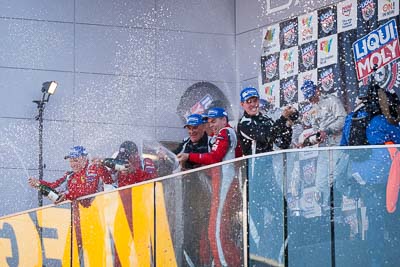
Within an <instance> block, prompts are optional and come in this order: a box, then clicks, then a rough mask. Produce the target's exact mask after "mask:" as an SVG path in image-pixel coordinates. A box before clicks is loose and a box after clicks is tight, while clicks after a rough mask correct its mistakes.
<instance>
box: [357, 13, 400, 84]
mask: <svg viewBox="0 0 400 267" xmlns="http://www.w3.org/2000/svg"><path fill="white" fill-rule="evenodd" d="M353 54H354V61H355V67H356V72H357V78H358V80H361V79H363V78H364V77H366V76H368V75H370V74H371V73H372V72H373V67H374V66H375V65H376V66H377V67H378V68H380V67H383V66H385V65H387V64H389V63H390V62H392V61H393V60H396V59H398V58H399V57H400V47H399V39H398V32H397V25H396V21H395V20H394V19H392V20H390V21H388V22H387V23H385V24H384V25H382V26H381V27H379V28H377V29H376V30H374V31H372V32H370V33H369V34H367V35H366V36H364V37H362V38H361V39H358V40H357V41H355V42H354V43H353Z"/></svg>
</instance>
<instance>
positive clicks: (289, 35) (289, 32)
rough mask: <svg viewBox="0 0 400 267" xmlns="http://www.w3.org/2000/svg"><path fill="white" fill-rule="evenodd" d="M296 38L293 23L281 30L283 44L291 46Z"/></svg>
mask: <svg viewBox="0 0 400 267" xmlns="http://www.w3.org/2000/svg"><path fill="white" fill-rule="evenodd" d="M295 37H296V30H295V24H294V23H289V24H288V25H286V26H285V27H284V28H283V42H284V43H285V45H288V46H289V45H291V44H293V43H294V40H295Z"/></svg>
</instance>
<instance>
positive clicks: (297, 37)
mask: <svg viewBox="0 0 400 267" xmlns="http://www.w3.org/2000/svg"><path fill="white" fill-rule="evenodd" d="M398 27H399V1H398V0H382V1H378V0H361V1H360V0H358V1H357V0H347V1H343V2H340V3H338V4H336V5H330V6H326V7H324V8H321V9H319V10H313V11H310V12H309V13H307V14H303V15H301V16H299V17H295V18H291V19H288V20H285V21H282V22H280V23H277V24H274V25H270V26H268V27H266V28H265V29H264V30H263V36H262V38H263V39H262V54H261V65H260V66H261V70H260V75H259V88H260V93H261V94H262V97H263V98H265V99H266V100H268V101H269V102H271V103H272V104H274V106H275V107H282V106H284V105H287V104H293V105H295V106H297V107H300V108H301V107H305V108H307V107H308V105H307V104H308V103H303V102H304V98H303V96H302V93H301V91H300V88H301V85H302V84H303V81H304V80H307V79H308V80H312V81H314V82H318V83H319V84H320V85H321V86H322V89H323V92H324V93H326V94H328V93H334V94H336V95H338V96H339V97H340V98H341V100H342V101H343V104H344V105H345V107H346V110H347V111H350V110H352V108H353V105H354V100H355V98H356V97H357V95H358V92H359V89H360V87H361V86H363V85H366V84H369V81H370V79H371V74H372V72H373V66H374V65H377V67H378V72H379V76H377V79H378V82H379V83H380V85H381V86H382V87H383V88H386V90H392V91H393V90H394V91H395V92H396V93H399V91H400V60H399V57H400V46H399V38H398V35H399V33H398V32H399V28H398ZM304 126H306V125H304ZM306 127H307V126H306Z"/></svg>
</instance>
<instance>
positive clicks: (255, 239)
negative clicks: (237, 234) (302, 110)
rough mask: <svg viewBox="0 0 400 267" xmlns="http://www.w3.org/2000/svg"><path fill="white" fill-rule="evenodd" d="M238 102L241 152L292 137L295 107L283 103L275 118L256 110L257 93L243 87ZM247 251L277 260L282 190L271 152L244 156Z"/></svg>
mask: <svg viewBox="0 0 400 267" xmlns="http://www.w3.org/2000/svg"><path fill="white" fill-rule="evenodd" d="M240 102H241V103H240V105H241V106H242V107H243V109H244V114H243V116H242V118H241V119H240V120H239V123H238V127H237V132H238V140H239V142H240V144H241V146H242V149H243V154H244V155H254V154H259V153H264V152H270V151H272V150H273V147H274V144H276V145H277V146H278V147H280V148H282V149H285V148H288V147H289V146H290V143H291V138H292V129H291V125H292V124H293V122H292V120H291V119H290V118H293V119H295V118H294V117H296V116H293V115H295V114H296V112H297V111H296V109H294V108H292V107H286V108H285V109H284V110H283V111H282V116H280V118H278V119H277V120H276V121H275V122H274V121H273V120H272V119H271V118H270V117H268V116H266V115H264V114H262V113H261V112H260V111H259V107H260V96H259V94H258V91H257V89H256V88H253V87H247V88H244V89H243V90H242V91H241V92H240ZM247 173H248V185H249V192H250V194H249V201H248V203H249V204H248V205H249V221H250V223H249V227H250V229H249V232H250V240H249V241H250V247H251V248H252V249H251V251H250V253H252V254H257V255H259V256H263V257H266V258H270V259H274V260H277V259H278V257H279V253H280V248H281V243H282V241H281V239H282V235H283V233H282V226H281V222H282V221H283V218H282V210H283V207H282V199H283V197H282V190H281V187H282V185H281V182H280V181H277V177H276V176H275V174H274V173H275V171H274V165H273V161H272V157H271V156H264V157H257V158H251V159H249V160H248V171H247Z"/></svg>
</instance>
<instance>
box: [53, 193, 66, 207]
mask: <svg viewBox="0 0 400 267" xmlns="http://www.w3.org/2000/svg"><path fill="white" fill-rule="evenodd" d="M66 199H67V198H66V195H65V194H64V193H61V194H60V198H59V199H58V200H57V201H55V202H54V204H56V205H57V204H59V203H61V202H63V201H65V200H66Z"/></svg>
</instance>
